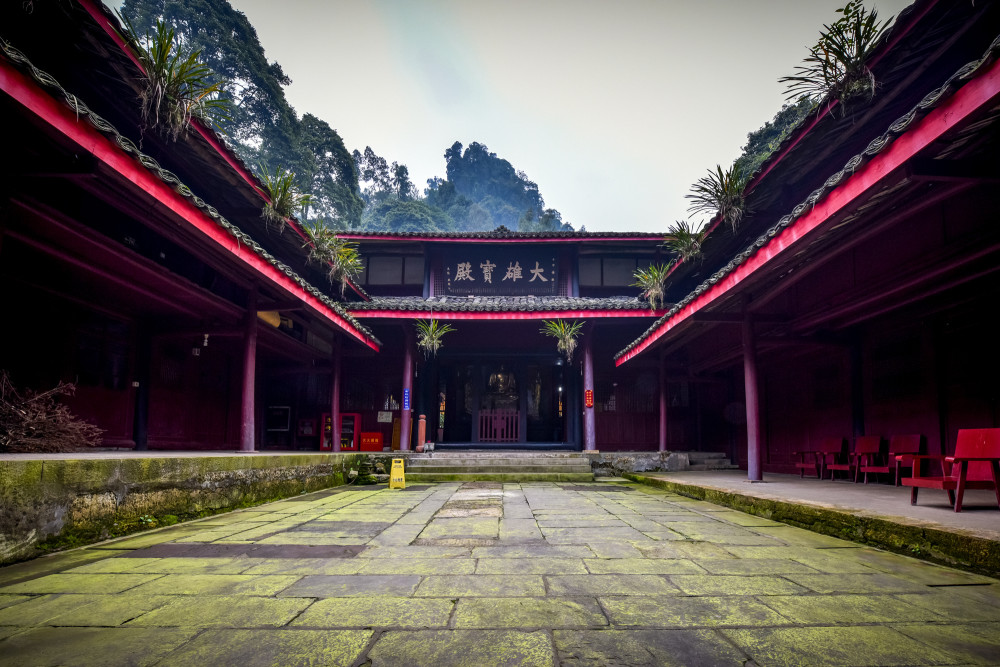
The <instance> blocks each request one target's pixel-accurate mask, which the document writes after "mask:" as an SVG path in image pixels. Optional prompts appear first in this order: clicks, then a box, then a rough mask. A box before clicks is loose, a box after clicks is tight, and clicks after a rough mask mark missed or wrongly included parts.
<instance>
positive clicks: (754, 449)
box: [743, 311, 764, 482]
mask: <svg viewBox="0 0 1000 667" xmlns="http://www.w3.org/2000/svg"><path fill="white" fill-rule="evenodd" d="M743 385H744V389H745V392H746V403H747V478H748V479H749V480H750V481H751V482H761V481H763V479H764V477H763V473H762V471H761V460H762V458H761V446H760V392H759V391H758V383H757V350H756V342H755V340H754V332H753V317H752V316H751V315H750V313H749V311H747V312H744V314H743Z"/></svg>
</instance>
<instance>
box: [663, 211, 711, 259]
mask: <svg viewBox="0 0 1000 667" xmlns="http://www.w3.org/2000/svg"><path fill="white" fill-rule="evenodd" d="M704 240H705V232H704V231H702V230H701V229H700V225H693V224H691V223H689V222H688V221H687V220H678V221H676V222H675V223H674V224H673V225H671V226H670V228H669V229H667V236H666V238H665V239H663V245H665V246H666V247H667V249H668V250H670V251H671V252H674V253H676V254H677V257H679V258H680V260H681V261H683V262H690V261H691V260H693V259H695V258H696V257H698V256H700V255H701V244H702V241H704Z"/></svg>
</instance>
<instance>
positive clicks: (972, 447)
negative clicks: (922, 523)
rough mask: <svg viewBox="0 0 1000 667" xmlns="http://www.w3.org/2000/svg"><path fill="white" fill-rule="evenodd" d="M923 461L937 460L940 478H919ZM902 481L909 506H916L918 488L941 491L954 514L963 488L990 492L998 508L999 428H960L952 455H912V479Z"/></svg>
mask: <svg viewBox="0 0 1000 667" xmlns="http://www.w3.org/2000/svg"><path fill="white" fill-rule="evenodd" d="M925 459H928V460H934V461H937V462H938V463H939V464H940V465H941V475H939V476H935V477H925V476H923V475H921V474H920V473H921V470H920V462H921V461H922V460H925ZM902 482H903V486H909V487H911V490H910V504H911V505H916V504H917V491H918V490H919V489H921V488H925V489H943V490H944V491H947V492H948V500H949V502H951V504H952V506H953V507H954V508H955V511H956V512H961V511H962V495H963V494H964V493H965V490H966V489H992V490H993V492H994V493H995V494H996V497H997V507H998V508H1000V428H966V429H961V430H960V431H959V432H958V441H957V442H956V443H955V454H954V455H953V456H932V455H926V454H915V455H913V477H904V478H903V479H902Z"/></svg>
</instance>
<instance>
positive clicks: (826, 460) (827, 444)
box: [792, 438, 844, 479]
mask: <svg viewBox="0 0 1000 667" xmlns="http://www.w3.org/2000/svg"><path fill="white" fill-rule="evenodd" d="M792 454H794V455H797V456H798V457H799V460H798V461H797V462H796V463H795V467H796V468H798V469H799V477H805V473H806V471H807V470H809V471H812V472H814V473H815V474H816V478H817V479H823V478H824V477H825V476H826V470H827V467H828V464H830V463H837V462H838V461H840V460H842V457H843V455H844V439H843V438H824V439H823V440H822V441H821V442H820V444H819V447H817V448H816V449H807V450H803V451H801V452H792ZM830 479H833V473H831V474H830Z"/></svg>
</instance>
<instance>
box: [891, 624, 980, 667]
mask: <svg viewBox="0 0 1000 667" xmlns="http://www.w3.org/2000/svg"><path fill="white" fill-rule="evenodd" d="M893 628H894V629H895V630H897V631H899V632H901V633H903V634H904V635H906V636H907V637H913V638H914V639H915V640H917V641H918V642H921V643H923V644H926V645H928V646H930V647H932V648H933V649H935V650H938V651H941V652H942V653H945V654H946V655H948V656H949V657H950V659H951V660H953V661H954V662H956V663H968V664H972V665H996V664H997V663H998V662H1000V623H975V624H971V623H970V624H967V625H948V626H945V627H940V626H932V625H916V624H907V625H894V626H893Z"/></svg>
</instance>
